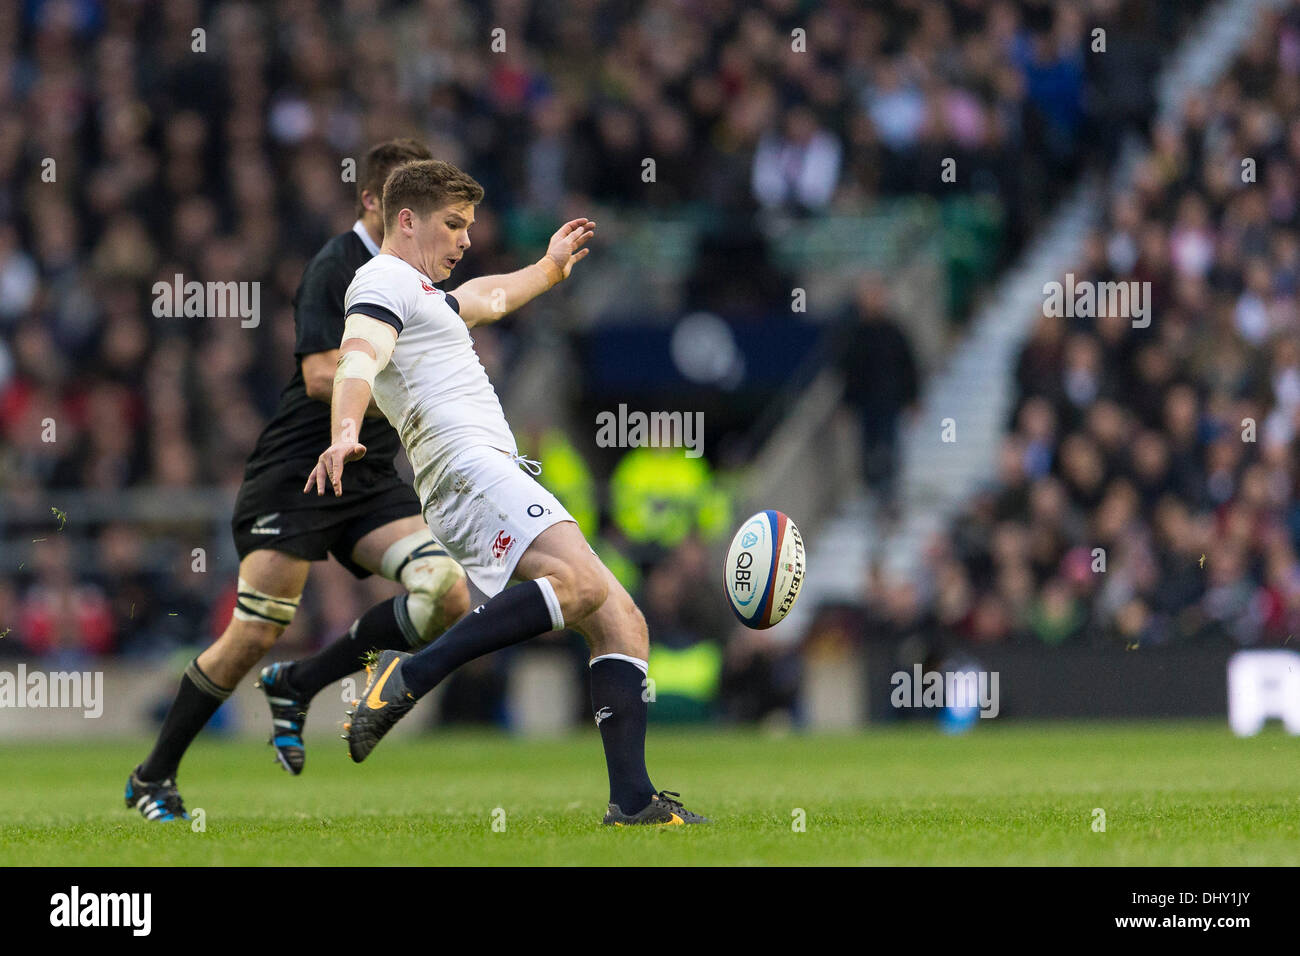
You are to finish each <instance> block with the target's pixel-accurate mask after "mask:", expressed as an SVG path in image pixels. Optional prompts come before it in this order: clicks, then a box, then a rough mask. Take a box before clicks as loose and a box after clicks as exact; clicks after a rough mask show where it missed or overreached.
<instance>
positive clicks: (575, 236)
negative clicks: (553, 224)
mask: <svg viewBox="0 0 1300 956" xmlns="http://www.w3.org/2000/svg"><path fill="white" fill-rule="evenodd" d="M595 234H596V221H595V220H594V219H570V220H569V221H568V222H566V223H565V224H564V225H563V226H561V227H560V228H559V229H558V230H556V233H555V235H553V236H551V242H550V245H548V246H547V247H546V257H547V258H548V259H550V260H551V261H552V262H554V263H555V264H556V265H557V266H559V267H560V271H561V272H562V273H563V274H564V278H566V279H567V278H568V277H569V273H570V272H571V271H572V270H573V264H574V263H575V262H577V261H578V260H579V259H581V258H583V257H584V256H586V254H587V253H589V252H590V251H591V250H590V249H584V248H582V247H583V246H585V245H586V244H587V241H588V240H589V239H590V238H591V237H592V236H594V235H595Z"/></svg>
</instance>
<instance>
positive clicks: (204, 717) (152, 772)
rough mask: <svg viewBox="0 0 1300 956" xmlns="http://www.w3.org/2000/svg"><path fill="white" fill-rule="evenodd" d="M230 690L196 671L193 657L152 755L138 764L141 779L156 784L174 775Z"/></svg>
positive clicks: (197, 662)
mask: <svg viewBox="0 0 1300 956" xmlns="http://www.w3.org/2000/svg"><path fill="white" fill-rule="evenodd" d="M230 693H231V692H230V689H229V688H226V687H220V686H218V685H217V684H214V683H212V681H211V680H209V679H208V675H207V674H205V673H203V671H201V670H199V659H198V658H197V657H196V658H195V659H194V660H192V661H190V663H189V666H188V667H186V668H185V674H184V676H182V677H181V686H180V690H178V691H177V692H176V699H175V700H173V701H172V705H171V708H170V709H169V710H168V711H167V717H166V719H165V720H163V725H162V730H161V731H159V733H158V741H157V743H155V744H154V745H153V752H152V753H150V754H149V756H148V757H147V758H146V759H145V762H144V763H142V764H141V765H140V769H139V771H138V774H139V776H140V779H141V780H147V781H149V782H150V783H156V782H157V781H159V780H167V779H169V778H172V777H175V776H176V768H177V767H179V766H180V764H181V758H182V757H183V756H185V751H186V750H188V749H189V746H190V744H191V743H193V742H194V738H195V737H197V736H198V735H199V731H200V730H202V729H203V725H204V724H206V723H207V722H208V719H209V718H210V717H211V716H212V715H213V714H215V713H216V712H217V708H218V707H220V706H221V705H222V704H223V703H224V702H225V700H226V698H227V697H229V696H230Z"/></svg>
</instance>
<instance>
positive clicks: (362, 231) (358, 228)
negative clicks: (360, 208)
mask: <svg viewBox="0 0 1300 956" xmlns="http://www.w3.org/2000/svg"><path fill="white" fill-rule="evenodd" d="M352 231H353V232H355V233H356V234H357V235H358V236H360V237H361V241H362V242H364V243H365V244H366V248H367V249H369V250H370V254H371V255H372V256H377V255H379V247H378V246H377V245H375V240H373V239H371V238H370V233H369V231H368V230H367V229H366V227H365V225H363V224H362V222H361V220H360V219H358V220H357V221H356V222H354V223H353V224H352Z"/></svg>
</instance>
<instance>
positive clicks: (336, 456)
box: [302, 432, 366, 495]
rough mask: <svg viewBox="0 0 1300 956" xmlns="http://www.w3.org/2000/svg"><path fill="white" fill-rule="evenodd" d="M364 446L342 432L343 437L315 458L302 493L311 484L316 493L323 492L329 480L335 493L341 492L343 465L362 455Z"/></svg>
mask: <svg viewBox="0 0 1300 956" xmlns="http://www.w3.org/2000/svg"><path fill="white" fill-rule="evenodd" d="M365 454H366V446H365V445H363V444H361V443H360V442H359V441H357V440H356V439H355V438H353V437H352V435H351V434H348V433H346V432H345V433H344V435H343V437H342V438H341V439H339V440H338V441H336V442H335V443H334V444H332V445H330V446H329V447H328V448H326V449H325V450H324V451H323V452H321V456H320V458H318V459H316V467H315V468H313V469H312V470H311V474H310V475H308V476H307V484H305V485H304V486H303V489H302V491H303V494H307V493H309V492H310V491H311V489H312V486H313V485H315V486H316V494H318V495H323V494H325V483H326V482H329V484H330V487H331V488H333V490H334V494H335V495H342V494H343V466H344V465H345V464H346V463H347V462H350V461H356V460H357V459H358V458H362V457H364V456H365Z"/></svg>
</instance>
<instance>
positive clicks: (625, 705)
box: [591, 657, 658, 814]
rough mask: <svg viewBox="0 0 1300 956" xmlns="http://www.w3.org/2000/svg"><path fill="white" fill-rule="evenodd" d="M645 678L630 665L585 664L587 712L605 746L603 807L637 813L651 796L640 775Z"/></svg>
mask: <svg viewBox="0 0 1300 956" xmlns="http://www.w3.org/2000/svg"><path fill="white" fill-rule="evenodd" d="M644 680H645V674H644V673H643V672H642V670H641V668H639V667H637V666H636V665H635V664H633V663H632V662H631V661H626V660H621V659H619V658H616V657H602V658H597V659H596V660H595V661H593V662H592V664H591V710H592V713H594V714H595V715H596V726H597V727H599V728H600V739H601V741H603V742H604V744H605V764H606V766H607V767H608V768H609V802H610V803H616V804H618V808H619V809H620V810H622V811H623V812H624V813H628V814H632V813H639V812H640V811H642V810H644V809H645V807H646V805H647V804H649V803H650V798H651V797H653V796H654V795H655V794H656V793H658V791H657V790H655V788H654V784H652V783H651V782H650V774H649V773H647V772H646V769H645V725H646V718H647V715H648V712H649V709H650V708H649V705H648V704H647V703H646V701H645V698H643V697H642V696H641V691H642V688H643V687H644V683H643V681H644Z"/></svg>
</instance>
